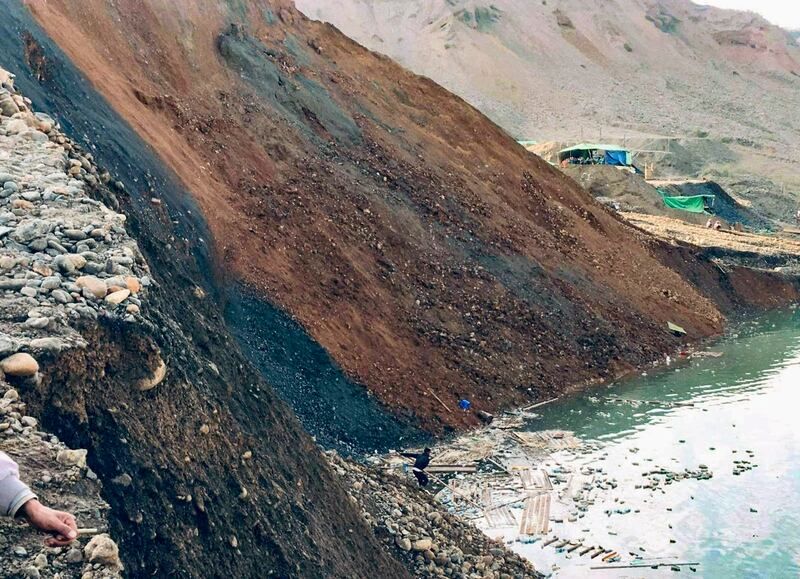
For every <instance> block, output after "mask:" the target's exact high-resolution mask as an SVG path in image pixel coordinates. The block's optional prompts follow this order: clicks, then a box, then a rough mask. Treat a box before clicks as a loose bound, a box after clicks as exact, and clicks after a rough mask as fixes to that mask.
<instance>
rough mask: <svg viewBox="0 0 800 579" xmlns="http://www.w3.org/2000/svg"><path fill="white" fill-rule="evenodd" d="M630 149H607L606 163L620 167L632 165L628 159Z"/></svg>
mask: <svg viewBox="0 0 800 579" xmlns="http://www.w3.org/2000/svg"><path fill="white" fill-rule="evenodd" d="M628 156H629V153H628V151H608V150H607V151H606V158H605V161H606V165H617V166H620V167H627V166H628V165H630V162H629V161H628Z"/></svg>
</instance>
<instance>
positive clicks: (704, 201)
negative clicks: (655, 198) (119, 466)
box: [664, 195, 715, 213]
mask: <svg viewBox="0 0 800 579" xmlns="http://www.w3.org/2000/svg"><path fill="white" fill-rule="evenodd" d="M714 199H715V197H714V196H713V195H692V196H690V197H666V196H665V197H664V205H666V206H667V207H671V208H672V209H680V210H681V211H688V212H690V213H705V212H706V207H713V206H714Z"/></svg>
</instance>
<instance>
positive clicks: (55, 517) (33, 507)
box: [0, 452, 78, 547]
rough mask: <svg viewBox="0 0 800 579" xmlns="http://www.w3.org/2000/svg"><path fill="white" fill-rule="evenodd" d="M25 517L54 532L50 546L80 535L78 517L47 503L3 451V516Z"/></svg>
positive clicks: (0, 491)
mask: <svg viewBox="0 0 800 579" xmlns="http://www.w3.org/2000/svg"><path fill="white" fill-rule="evenodd" d="M17 515H20V516H24V517H25V518H26V519H28V522H29V523H30V524H31V525H32V526H33V527H35V528H37V529H39V530H40V531H45V532H48V533H51V534H52V535H54V536H53V537H50V538H48V539H47V541H46V543H47V545H48V546H49V547H63V546H64V545H69V544H70V543H71V542H72V541H74V540H75V539H77V538H78V527H77V525H76V524H75V517H74V516H73V515H71V514H70V513H65V512H63V511H56V510H55V509H51V508H49V507H46V506H44V505H43V504H42V503H40V502H39V499H38V498H36V495H35V494H33V491H31V489H30V487H28V485H26V484H25V483H23V482H22V481H21V480H20V479H19V467H18V466H17V463H16V462H14V461H13V460H11V457H9V456H8V455H7V454H6V453H5V452H0V516H4V517H11V518H13V517H16V516H17Z"/></svg>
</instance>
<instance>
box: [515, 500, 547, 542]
mask: <svg viewBox="0 0 800 579" xmlns="http://www.w3.org/2000/svg"><path fill="white" fill-rule="evenodd" d="M550 505H551V498H550V494H549V493H539V494H537V495H534V496H529V497H528V498H527V499H525V508H524V509H523V512H522V520H521V521H520V525H519V533H520V535H531V536H536V535H546V534H547V533H548V532H549V530H550Z"/></svg>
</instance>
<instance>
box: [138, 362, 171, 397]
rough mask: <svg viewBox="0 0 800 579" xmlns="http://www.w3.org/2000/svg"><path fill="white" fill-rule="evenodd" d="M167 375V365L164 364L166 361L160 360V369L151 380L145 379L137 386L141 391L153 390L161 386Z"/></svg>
mask: <svg viewBox="0 0 800 579" xmlns="http://www.w3.org/2000/svg"><path fill="white" fill-rule="evenodd" d="M166 375H167V365H166V364H165V363H164V360H162V359H160V358H159V360H158V367H157V368H156V369H155V371H154V372H153V375H152V376H151V377H150V378H143V379H142V380H140V381H139V383H138V384H137V385H136V386H137V388H138V389H139V390H141V391H143V392H144V391H146V390H152V389H153V388H155V387H156V386H158V385H159V384H161V381H162V380H164V377H165V376H166Z"/></svg>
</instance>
